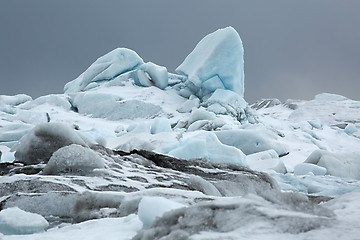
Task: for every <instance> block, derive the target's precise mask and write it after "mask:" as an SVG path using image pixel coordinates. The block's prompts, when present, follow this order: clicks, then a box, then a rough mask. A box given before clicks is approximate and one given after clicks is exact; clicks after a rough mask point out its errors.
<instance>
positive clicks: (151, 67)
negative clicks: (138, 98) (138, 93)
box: [135, 62, 169, 89]
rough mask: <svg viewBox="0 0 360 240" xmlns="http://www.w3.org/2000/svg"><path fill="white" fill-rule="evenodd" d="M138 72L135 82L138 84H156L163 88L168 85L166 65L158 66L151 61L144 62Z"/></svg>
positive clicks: (146, 85)
mask: <svg viewBox="0 0 360 240" xmlns="http://www.w3.org/2000/svg"><path fill="white" fill-rule="evenodd" d="M140 69H141V70H142V71H141V70H139V73H137V77H138V81H136V79H135V83H137V84H138V85H140V86H145V87H150V86H156V87H158V88H160V89H165V88H166V87H167V86H168V81H169V77H168V71H167V69H166V67H162V66H158V65H156V64H154V63H152V62H147V63H144V64H143V65H141V66H140Z"/></svg>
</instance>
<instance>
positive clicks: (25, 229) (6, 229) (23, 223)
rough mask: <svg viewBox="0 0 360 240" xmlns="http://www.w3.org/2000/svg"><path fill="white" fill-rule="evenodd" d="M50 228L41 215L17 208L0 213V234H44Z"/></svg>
mask: <svg viewBox="0 0 360 240" xmlns="http://www.w3.org/2000/svg"><path fill="white" fill-rule="evenodd" d="M48 226H49V223H48V222H47V221H46V219H45V218H44V217H42V216H41V215H39V214H35V213H29V212H25V211H23V210H21V209H19V208H17V207H13V208H7V209H4V210H1V211H0V233H2V234H5V235H23V234H33V233H38V232H42V231H44V230H45V228H47V227H48Z"/></svg>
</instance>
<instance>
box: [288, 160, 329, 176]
mask: <svg viewBox="0 0 360 240" xmlns="http://www.w3.org/2000/svg"><path fill="white" fill-rule="evenodd" d="M326 171H327V170H326V168H324V167H320V166H318V165H315V164H311V163H300V164H298V165H296V166H295V168H294V174H295V175H307V174H314V175H320V176H323V175H325V174H326Z"/></svg>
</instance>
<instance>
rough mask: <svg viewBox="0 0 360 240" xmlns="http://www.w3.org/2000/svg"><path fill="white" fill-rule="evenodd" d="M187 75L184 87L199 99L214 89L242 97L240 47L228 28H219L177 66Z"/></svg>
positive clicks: (179, 70) (234, 34)
mask: <svg viewBox="0 0 360 240" xmlns="http://www.w3.org/2000/svg"><path fill="white" fill-rule="evenodd" d="M176 71H177V72H178V73H180V74H183V75H185V76H187V78H188V83H187V84H188V85H191V87H192V88H193V89H195V91H197V92H196V94H197V95H198V96H199V95H200V97H202V96H204V95H207V94H209V93H212V92H214V91H215V90H216V89H227V90H231V91H234V92H236V93H238V94H239V95H240V96H241V97H243V96H244V48H243V44H242V41H241V39H240V36H239V34H238V33H237V32H236V30H235V29H234V28H232V27H227V28H223V29H219V30H217V31H215V32H213V33H211V34H209V35H207V36H206V37H204V38H203V39H202V40H201V41H200V42H199V43H198V44H197V45H196V47H195V49H194V50H193V51H192V52H191V53H190V54H189V55H188V56H187V57H186V58H185V60H184V62H183V63H182V64H181V65H180V66H179V67H177V69H176Z"/></svg>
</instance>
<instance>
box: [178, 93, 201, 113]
mask: <svg viewBox="0 0 360 240" xmlns="http://www.w3.org/2000/svg"><path fill="white" fill-rule="evenodd" d="M199 105H200V99H199V98H197V97H194V98H190V99H188V100H186V101H185V102H184V103H183V104H182V105H181V106H180V107H179V108H178V109H176V111H178V112H179V113H187V112H191V110H192V109H193V108H198V107H199Z"/></svg>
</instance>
